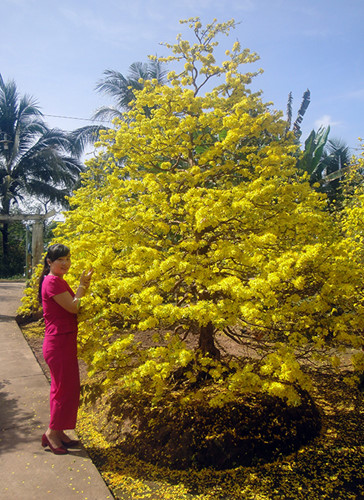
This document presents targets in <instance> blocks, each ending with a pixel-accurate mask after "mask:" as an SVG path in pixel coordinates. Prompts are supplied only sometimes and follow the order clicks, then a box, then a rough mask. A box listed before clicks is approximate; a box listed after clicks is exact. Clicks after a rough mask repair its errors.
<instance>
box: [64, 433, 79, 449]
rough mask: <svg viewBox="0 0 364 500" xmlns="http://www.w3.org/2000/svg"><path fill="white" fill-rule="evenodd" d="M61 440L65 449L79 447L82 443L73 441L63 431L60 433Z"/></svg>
mask: <svg viewBox="0 0 364 500" xmlns="http://www.w3.org/2000/svg"><path fill="white" fill-rule="evenodd" d="M60 438H61V441H62V445H63V446H64V447H65V448H73V447H74V446H77V445H78V444H79V443H80V442H79V441H78V440H76V439H71V438H70V437H69V436H67V434H66V433H65V432H63V431H60Z"/></svg>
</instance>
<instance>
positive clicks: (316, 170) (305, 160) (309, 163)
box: [297, 126, 330, 184]
mask: <svg viewBox="0 0 364 500" xmlns="http://www.w3.org/2000/svg"><path fill="white" fill-rule="evenodd" d="M329 133H330V126H328V127H320V128H319V129H318V131H317V132H315V131H314V130H312V132H311V133H310V135H309V136H308V137H307V139H306V141H305V149H304V151H303V155H302V157H301V158H300V159H299V160H298V162H297V166H298V168H300V169H301V170H303V171H305V172H307V173H308V174H309V176H310V184H314V183H315V182H320V181H321V180H322V174H323V171H324V169H325V164H323V163H322V157H323V154H324V149H325V146H326V143H327V139H328V136H329Z"/></svg>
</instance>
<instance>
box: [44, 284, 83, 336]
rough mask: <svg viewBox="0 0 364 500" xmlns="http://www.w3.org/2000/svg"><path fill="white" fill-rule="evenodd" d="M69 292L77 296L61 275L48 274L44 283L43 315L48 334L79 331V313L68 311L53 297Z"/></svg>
mask: <svg viewBox="0 0 364 500" xmlns="http://www.w3.org/2000/svg"><path fill="white" fill-rule="evenodd" d="M64 292H69V293H70V294H71V295H72V297H74V296H75V294H74V292H73V290H72V289H71V287H70V286H69V285H68V283H67V282H66V281H65V280H64V279H62V278H60V277H59V276H52V275H50V274H48V275H47V276H45V277H44V280H43V283H42V302H43V317H44V321H45V334H46V335H60V334H63V333H76V332H77V314H73V313H70V312H68V311H66V310H65V309H64V308H63V307H62V306H60V305H59V304H57V302H56V301H55V300H54V299H53V297H54V295H59V294H60V293H64Z"/></svg>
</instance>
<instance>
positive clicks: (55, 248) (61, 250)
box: [38, 243, 70, 303]
mask: <svg viewBox="0 0 364 500" xmlns="http://www.w3.org/2000/svg"><path fill="white" fill-rule="evenodd" d="M69 254H70V249H69V248H68V247H66V245H62V243H55V244H54V245H51V246H50V247H49V248H48V251H47V254H46V256H45V257H44V267H43V271H42V274H41V275H40V279H39V289H38V299H39V302H40V303H42V284H43V280H44V277H45V276H47V274H49V271H50V266H49V264H48V260H50V261H51V262H54V261H55V260H57V259H59V258H60V257H66V256H67V255H69Z"/></svg>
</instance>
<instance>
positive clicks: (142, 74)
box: [73, 60, 167, 150]
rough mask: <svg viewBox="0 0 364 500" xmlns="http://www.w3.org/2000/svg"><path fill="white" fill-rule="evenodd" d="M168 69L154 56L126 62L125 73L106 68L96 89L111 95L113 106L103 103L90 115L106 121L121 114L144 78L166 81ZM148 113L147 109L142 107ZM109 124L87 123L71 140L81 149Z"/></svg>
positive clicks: (128, 107)
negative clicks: (152, 58)
mask: <svg viewBox="0 0 364 500" xmlns="http://www.w3.org/2000/svg"><path fill="white" fill-rule="evenodd" d="M166 76H167V71H166V70H165V69H163V66H162V64H161V63H160V62H159V61H157V60H152V61H150V62H148V63H142V62H134V63H132V64H131V65H130V66H129V73H128V75H127V76H126V77H125V76H124V75H122V74H121V73H120V72H119V71H115V70H111V69H107V70H105V71H104V77H103V78H102V79H101V80H100V81H99V82H98V83H97V85H96V90H97V91H98V92H102V93H104V94H105V95H108V96H110V97H111V98H112V99H113V101H114V105H113V106H102V107H100V108H99V109H97V110H96V111H95V113H94V115H93V117H92V119H93V120H95V121H109V122H111V121H112V120H113V119H114V118H120V119H123V118H124V113H125V112H126V111H128V110H129V109H130V105H131V103H132V102H133V101H134V99H135V91H137V90H142V89H143V87H144V83H143V82H145V81H146V80H153V79H156V80H157V81H158V83H160V84H162V85H164V84H165V83H166ZM145 112H146V114H147V115H149V114H150V109H146V110H145ZM107 128H108V127H105V126H100V125H87V126H86V127H81V128H79V129H77V130H75V131H74V132H73V140H74V141H75V143H76V144H78V145H79V148H80V149H81V150H82V149H83V148H84V147H85V145H86V144H92V143H94V142H95V141H96V140H97V138H98V136H99V133H100V131H101V130H105V129H107Z"/></svg>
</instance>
